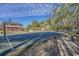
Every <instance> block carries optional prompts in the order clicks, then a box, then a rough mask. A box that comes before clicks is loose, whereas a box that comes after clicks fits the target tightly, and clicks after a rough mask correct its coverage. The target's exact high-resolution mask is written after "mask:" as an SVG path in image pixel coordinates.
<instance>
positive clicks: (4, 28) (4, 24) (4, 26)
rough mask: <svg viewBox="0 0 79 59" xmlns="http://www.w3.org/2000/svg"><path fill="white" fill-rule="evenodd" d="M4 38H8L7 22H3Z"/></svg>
mask: <svg viewBox="0 0 79 59" xmlns="http://www.w3.org/2000/svg"><path fill="white" fill-rule="evenodd" d="M3 30H4V37H6V22H5V21H4V22H3Z"/></svg>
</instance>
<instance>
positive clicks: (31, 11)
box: [0, 3, 56, 26]
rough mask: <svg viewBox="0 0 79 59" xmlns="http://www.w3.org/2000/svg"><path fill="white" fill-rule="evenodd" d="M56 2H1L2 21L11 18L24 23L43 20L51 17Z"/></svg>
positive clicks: (0, 14) (0, 16) (0, 18)
mask: <svg viewBox="0 0 79 59" xmlns="http://www.w3.org/2000/svg"><path fill="white" fill-rule="evenodd" d="M55 7H56V4H46V3H39V4H37V3H36V4H33V3H32V4H30V3H28V4H23V3H21V4H20V3H19V4H11V3H10V4H8V3H6V4H5V3H4V4H2V3H0V22H2V21H4V20H5V21H7V20H9V18H11V19H12V21H15V22H19V23H22V24H23V25H25V26H26V25H28V24H31V22H32V21H33V20H37V21H43V20H46V19H48V18H49V17H51V15H52V10H53V9H54V8H55Z"/></svg>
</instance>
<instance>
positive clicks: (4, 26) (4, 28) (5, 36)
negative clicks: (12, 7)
mask: <svg viewBox="0 0 79 59" xmlns="http://www.w3.org/2000/svg"><path fill="white" fill-rule="evenodd" d="M3 30H4V38H5V39H6V40H7V41H8V43H9V45H10V47H11V49H12V51H14V50H15V49H14V48H13V46H12V44H11V42H10V40H9V38H8V37H7V35H6V22H5V21H4V22H3Z"/></svg>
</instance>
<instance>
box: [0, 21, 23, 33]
mask: <svg viewBox="0 0 79 59" xmlns="http://www.w3.org/2000/svg"><path fill="white" fill-rule="evenodd" d="M5 24H6V25H5V28H6V31H7V32H18V31H23V25H22V24H20V23H16V22H11V21H9V22H6V23H5ZM3 30H4V26H3V23H2V24H1V25H0V31H3Z"/></svg>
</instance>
